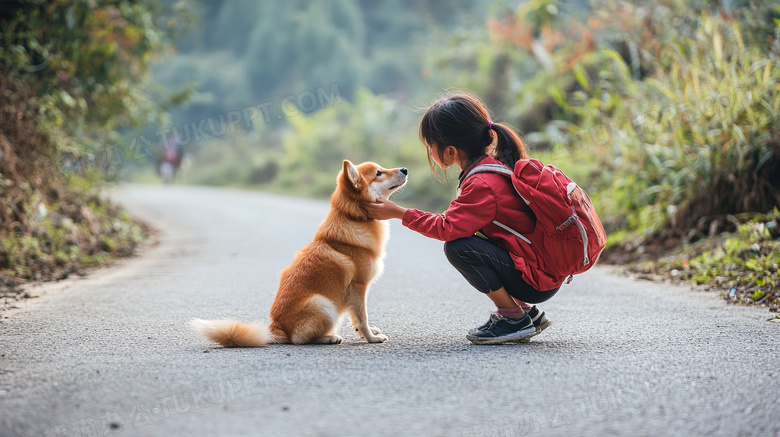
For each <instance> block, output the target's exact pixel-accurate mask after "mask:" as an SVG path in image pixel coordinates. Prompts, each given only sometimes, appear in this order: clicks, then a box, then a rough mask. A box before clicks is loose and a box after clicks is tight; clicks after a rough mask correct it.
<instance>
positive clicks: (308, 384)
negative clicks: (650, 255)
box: [0, 186, 780, 436]
mask: <svg viewBox="0 0 780 437" xmlns="http://www.w3.org/2000/svg"><path fill="white" fill-rule="evenodd" d="M113 196H114V198H115V199H117V200H119V201H121V202H123V203H124V204H126V205H127V207H128V208H129V209H130V210H131V211H132V212H133V213H134V214H137V215H138V216H140V217H143V218H145V219H146V220H148V221H149V222H151V223H152V224H154V225H155V226H156V227H158V228H159V229H160V230H162V231H163V236H162V237H161V242H160V244H159V245H158V246H156V247H154V248H151V249H148V250H146V251H145V253H144V254H142V256H140V257H138V258H134V259H131V260H127V261H123V262H121V263H119V264H118V265H116V266H114V267H111V268H108V269H104V270H101V271H98V272H96V273H94V274H93V275H90V276H89V277H87V278H86V279H80V280H75V281H70V282H67V283H61V284H55V286H54V288H58V289H57V290H52V286H51V285H49V286H46V287H42V288H38V289H33V291H32V292H33V294H35V293H39V294H40V295H41V297H40V298H38V299H28V300H27V301H26V302H24V303H23V304H22V306H21V309H19V310H13V311H12V312H10V313H9V314H7V315H6V316H5V317H7V318H3V319H2V320H1V321H0V436H103V435H114V434H117V435H122V436H180V435H181V436H190V435H198V436H217V435H220V436H244V435H247V436H248V435H251V436H282V435H289V436H353V435H370V436H374V435H386V436H402V435H424V436H431V435H433V436H453V435H455V436H458V435H465V436H494V435H495V436H499V435H500V436H515V435H517V436H520V435H567V436H571V435H575V436H608V435H630V436H637V435H639V436H642V435H646V436H705V435H707V436H711V435H722V436H753V435H755V436H777V435H780V384H778V380H779V379H780V365H779V364H778V363H779V361H778V351H779V350H780V324H774V323H768V322H766V321H765V320H766V319H767V318H768V317H769V314H768V313H767V312H766V310H765V309H753V308H741V307H728V306H727V305H726V304H725V303H724V302H723V301H722V300H721V299H719V298H718V297H717V296H716V295H715V294H714V293H704V292H696V291H690V290H688V289H686V288H681V287H676V286H671V285H668V284H655V283H649V282H645V281H634V280H631V279H628V278H624V277H621V276H619V275H616V274H615V273H614V272H613V271H612V270H610V269H608V268H596V269H594V270H593V271H591V272H589V273H586V274H584V275H581V276H578V277H576V278H575V280H574V282H572V283H571V284H570V285H565V286H564V288H563V289H562V290H561V291H560V292H559V293H558V294H557V295H556V296H555V298H553V299H552V300H551V301H549V302H547V303H545V304H544V305H543V306H542V308H543V309H545V310H546V312H547V314H548V316H549V317H550V319H552V320H553V325H552V327H551V328H550V329H548V330H547V331H545V332H544V333H543V334H541V335H539V336H537V337H535V338H534V339H533V341H532V342H531V343H530V344H514V345H503V346H475V345H471V344H469V343H468V342H467V340H466V338H465V334H466V332H467V331H468V330H469V329H470V328H471V327H473V326H475V325H478V324H481V323H482V322H483V321H484V320H485V318H486V317H487V316H488V313H489V311H490V310H491V306H490V304H489V300H488V299H487V298H485V297H484V296H482V295H481V294H480V293H478V292H476V291H474V290H473V289H470V287H469V286H468V284H467V283H466V282H465V281H464V280H463V279H462V278H460V277H459V275H458V274H457V272H456V271H455V270H454V269H453V268H451V267H450V266H449V264H448V263H447V261H446V259H445V257H444V254H443V253H442V244H441V243H440V242H437V241H433V240H429V239H426V238H424V237H422V236H420V235H418V234H416V233H413V232H411V231H409V230H408V229H405V228H403V227H402V226H400V224H399V223H398V222H397V221H395V222H394V223H393V225H392V235H391V238H390V243H389V246H388V249H387V261H386V269H385V273H384V275H383V277H382V278H381V279H380V280H379V282H378V283H377V284H376V285H375V286H374V288H373V289H372V291H371V294H370V297H369V300H368V308H369V319H370V321H371V324H372V325H375V326H378V327H380V328H381V329H382V331H383V332H384V333H385V334H387V336H388V337H389V340H388V341H387V342H386V343H384V344H366V343H365V342H363V341H362V340H361V339H359V338H358V337H357V336H356V334H355V333H354V332H353V331H352V330H351V329H350V328H349V327H348V326H347V325H346V324H345V326H344V327H343V328H342V330H341V333H340V334H341V335H342V336H344V337H345V343H344V344H341V345H327V346H326V345H312V346H290V345H275V346H269V347H266V348H258V349H223V348H218V347H215V346H213V345H211V344H208V343H207V342H205V341H203V340H201V339H200V338H198V337H197V336H196V335H195V334H194V333H193V332H192V331H191V330H190V328H189V327H188V321H189V320H190V319H192V318H195V317H199V318H216V317H235V318H240V319H244V320H247V321H250V320H256V319H263V320H266V321H267V320H268V310H269V308H270V305H271V301H272V299H273V296H274V293H275V291H276V286H277V280H278V276H279V272H280V271H281V270H282V269H283V268H284V267H285V266H286V265H287V264H288V263H289V262H290V261H291V260H292V257H293V254H294V253H295V252H296V251H297V250H299V249H300V248H301V247H303V245H304V244H306V243H307V242H309V241H310V239H311V238H312V236H313V235H314V230H315V227H316V225H317V223H318V222H319V221H320V220H321V219H322V218H323V217H324V215H325V213H326V211H327V209H328V204H327V203H326V202H321V201H312V200H303V199H293V198H287V197H281V196H275V195H271V194H262V193H255V192H246V191H235V190H227V189H213V188H197V187H159V186H131V187H123V188H120V189H117V190H115V192H114V193H113ZM47 290H48V291H47Z"/></svg>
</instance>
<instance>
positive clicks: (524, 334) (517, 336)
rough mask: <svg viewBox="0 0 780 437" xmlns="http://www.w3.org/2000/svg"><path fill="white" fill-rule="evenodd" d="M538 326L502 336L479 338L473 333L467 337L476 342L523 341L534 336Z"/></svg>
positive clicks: (500, 342)
mask: <svg viewBox="0 0 780 437" xmlns="http://www.w3.org/2000/svg"><path fill="white" fill-rule="evenodd" d="M536 334H537V332H536V327H535V326H531V327H530V328H526V329H523V330H522V331H517V332H513V333H511V334H507V335H504V336H502V337H494V338H479V337H474V336H472V335H467V336H466V339H467V340H468V341H470V342H472V343H474V344H502V343H507V342H514V341H521V340H522V339H524V338H529V337H533V336H534V335H536Z"/></svg>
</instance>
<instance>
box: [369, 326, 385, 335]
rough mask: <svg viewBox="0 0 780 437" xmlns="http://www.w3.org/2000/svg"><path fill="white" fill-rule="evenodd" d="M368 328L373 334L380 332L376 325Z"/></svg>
mask: <svg viewBox="0 0 780 437" xmlns="http://www.w3.org/2000/svg"><path fill="white" fill-rule="evenodd" d="M368 329H370V330H371V333H372V334H374V335H379V334H381V333H382V330H381V329H379V328H377V327H376V326H369V327H368Z"/></svg>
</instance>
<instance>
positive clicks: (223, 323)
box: [190, 319, 276, 347]
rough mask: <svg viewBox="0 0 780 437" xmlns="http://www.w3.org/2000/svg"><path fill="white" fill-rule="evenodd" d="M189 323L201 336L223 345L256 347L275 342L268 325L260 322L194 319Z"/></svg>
mask: <svg viewBox="0 0 780 437" xmlns="http://www.w3.org/2000/svg"><path fill="white" fill-rule="evenodd" d="M190 325H192V327H193V328H195V330H196V331H197V332H198V333H199V334H200V335H201V336H202V337H204V338H206V339H208V340H211V341H213V342H215V343H219V344H220V345H221V346H224V347H258V346H265V345H267V344H269V343H275V342H276V340H275V338H274V336H273V334H271V332H270V331H269V330H268V327H267V326H264V325H262V324H261V323H260V322H253V323H249V324H246V323H243V322H239V321H238V320H231V319H224V320H201V319H194V320H193V321H192V322H190Z"/></svg>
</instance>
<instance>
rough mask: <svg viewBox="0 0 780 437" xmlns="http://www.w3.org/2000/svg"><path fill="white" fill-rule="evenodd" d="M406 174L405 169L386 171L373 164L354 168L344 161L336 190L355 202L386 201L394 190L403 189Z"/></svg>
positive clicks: (350, 163) (365, 163) (364, 164)
mask: <svg viewBox="0 0 780 437" xmlns="http://www.w3.org/2000/svg"><path fill="white" fill-rule="evenodd" d="M407 174H408V171H407V170H406V169H405V168H392V169H387V168H384V167H382V166H380V165H379V164H377V163H375V162H364V163H362V164H359V165H357V166H356V165H354V164H352V162H350V161H349V160H346V159H345V160H344V166H343V168H342V170H341V173H339V178H338V184H339V188H338V190H339V191H341V192H342V193H343V194H347V195H349V196H350V197H353V198H355V199H356V200H360V201H365V202H376V199H377V198H379V197H381V198H382V199H387V198H388V197H390V195H391V194H393V192H395V190H397V189H399V188H401V187H403V186H404V184H406V180H407Z"/></svg>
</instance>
